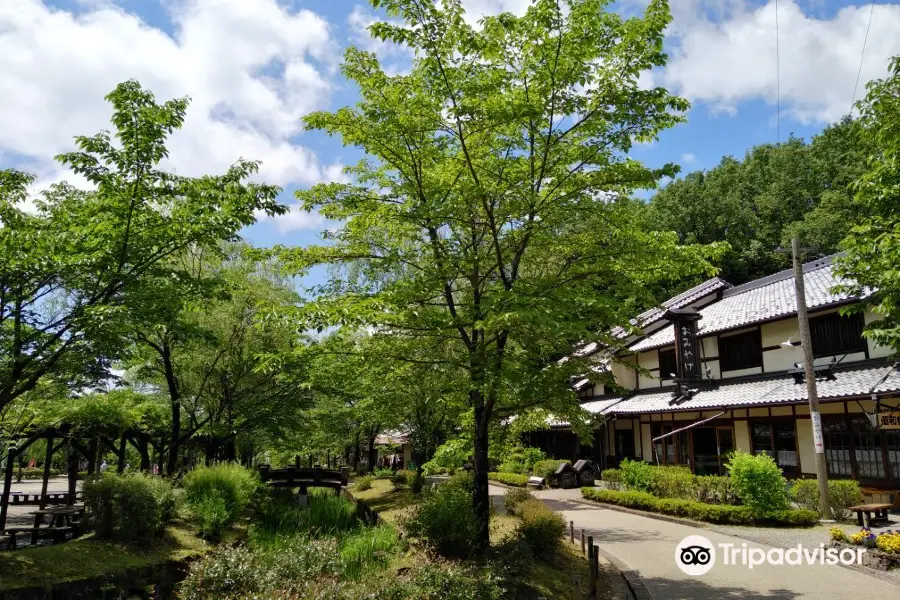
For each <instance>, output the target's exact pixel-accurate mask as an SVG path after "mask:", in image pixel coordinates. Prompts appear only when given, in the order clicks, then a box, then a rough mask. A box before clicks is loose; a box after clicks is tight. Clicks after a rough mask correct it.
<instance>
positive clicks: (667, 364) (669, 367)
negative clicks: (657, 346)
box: [659, 348, 678, 379]
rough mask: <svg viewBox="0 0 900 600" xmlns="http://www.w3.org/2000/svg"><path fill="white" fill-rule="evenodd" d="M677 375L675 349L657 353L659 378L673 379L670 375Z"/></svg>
mask: <svg viewBox="0 0 900 600" xmlns="http://www.w3.org/2000/svg"><path fill="white" fill-rule="evenodd" d="M673 373H676V374H677V373H678V365H677V364H676V363H675V349H674V348H670V349H668V350H660V351H659V378H660V379H673V377H672V374H673Z"/></svg>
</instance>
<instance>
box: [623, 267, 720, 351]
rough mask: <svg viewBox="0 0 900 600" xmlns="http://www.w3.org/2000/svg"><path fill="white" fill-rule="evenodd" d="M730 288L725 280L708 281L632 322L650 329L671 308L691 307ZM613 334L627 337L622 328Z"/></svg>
mask: <svg viewBox="0 0 900 600" xmlns="http://www.w3.org/2000/svg"><path fill="white" fill-rule="evenodd" d="M730 287H731V284H730V283H728V282H727V281H725V280H724V279H719V278H718V277H713V278H712V279H707V280H706V281H704V282H703V283H701V284H700V285H696V286H694V287H692V288H691V289H689V290H687V291H685V292H682V293H681V294H678V295H677V296H674V297H672V298H669V299H668V300H666V301H665V302H663V303H662V306H660V307H656V308H651V309H649V310H646V311H644V312H642V313H641V314H639V315H638V316H637V317H635V318H634V319H632V320H631V324H632V325H634V326H636V327H649V326H650V325H653V324H654V323H657V322H658V321H660V320H662V318H663V316H664V315H665V314H666V311H667V310H669V309H671V308H676V309H677V308H685V307H686V306H689V305H691V304H692V303H694V302H696V301H697V300H699V299H700V298H703V297H704V296H708V295H710V294H713V293H715V292H718V291H719V290H725V289H728V288H730ZM612 334H613V335H614V336H616V337H621V336H623V335H625V329H623V328H622V327H616V328H614V329H613V330H612Z"/></svg>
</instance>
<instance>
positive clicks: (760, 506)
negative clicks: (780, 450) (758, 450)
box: [725, 451, 790, 517]
mask: <svg viewBox="0 0 900 600" xmlns="http://www.w3.org/2000/svg"><path fill="white" fill-rule="evenodd" d="M725 468H726V469H728V473H729V475H731V479H732V482H733V484H734V490H735V492H736V494H737V497H738V498H740V499H741V502H743V503H744V504H745V505H746V506H747V507H748V508H750V510H751V511H752V512H753V514H754V516H756V517H766V516H769V515H773V514H774V513H777V512H778V511H782V510H785V509H787V508H789V507H790V503H789V502H788V494H787V491H786V489H785V486H786V485H787V480H786V479H785V478H784V475H782V474H781V469H780V468H779V467H778V465H777V464H776V463H775V461H774V460H773V459H772V457H771V456H768V455H767V454H749V453H747V452H742V451H737V452H735V453H734V454H732V456H731V460H729V461H728V463H727V464H726V465H725Z"/></svg>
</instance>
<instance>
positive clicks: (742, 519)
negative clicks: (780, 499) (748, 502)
mask: <svg viewBox="0 0 900 600" xmlns="http://www.w3.org/2000/svg"><path fill="white" fill-rule="evenodd" d="M581 495H582V496H583V497H584V498H586V499H588V500H593V501H595V502H603V503H606V504H615V505H617V506H624V507H628V508H636V509H639V510H646V511H649V512H656V513H661V514H664V515H672V516H675V517H686V518H688V519H694V520H696V521H707V522H709V523H727V524H731V525H762V524H772V525H781V526H785V525H786V526H798V527H806V526H810V525H815V524H816V523H818V522H819V515H818V514H817V513H815V512H814V511H811V510H804V509H799V510H783V511H778V512H777V513H775V514H773V515H772V516H771V517H768V518H766V519H755V518H754V517H753V514H752V512H751V510H750V509H749V508H748V507H746V506H732V505H729V504H704V503H703V502H695V501H693V500H679V499H677V498H657V497H656V496H654V495H653V494H650V493H648V492H619V491H614V490H601V489H597V488H581Z"/></svg>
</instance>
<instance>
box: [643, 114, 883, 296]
mask: <svg viewBox="0 0 900 600" xmlns="http://www.w3.org/2000/svg"><path fill="white" fill-rule="evenodd" d="M871 151H872V141H871V137H870V136H868V135H866V134H865V133H864V129H863V125H862V124H861V123H859V122H858V121H853V120H850V119H849V118H848V119H845V120H843V121H841V122H840V123H837V124H834V125H832V126H830V127H827V128H826V129H825V130H824V131H823V132H822V133H820V134H819V135H816V136H814V137H813V138H812V139H811V140H810V141H809V142H808V143H807V142H805V141H803V140H802V139H799V138H795V137H792V138H791V139H789V140H788V141H787V142H785V143H783V144H777V145H774V144H764V145H761V146H756V147H754V148H751V149H750V150H749V151H748V152H747V155H746V156H745V157H744V159H743V160H742V161H739V160H736V159H734V158H732V157H730V156H728V157H725V158H723V159H722V161H721V162H720V163H719V165H718V166H716V167H714V168H712V169H710V170H709V171H695V172H693V173H689V174H688V175H686V176H685V177H684V178H683V179H679V180H676V181H673V182H672V183H670V184H669V185H667V186H666V187H665V188H663V189H662V190H660V191H659V192H658V193H657V194H656V195H655V196H654V197H653V199H652V200H651V202H650V205H649V210H648V215H647V219H648V223H649V226H650V227H651V228H655V229H660V230H670V231H675V232H677V233H678V236H679V238H680V240H681V241H682V242H684V243H701V244H708V243H712V242H717V241H726V242H728V243H729V244H730V246H731V249H730V251H729V252H728V253H727V254H725V256H723V258H722V261H721V262H720V263H719V264H718V265H717V266H720V267H721V276H722V277H723V278H724V279H726V280H727V281H729V282H731V283H734V284H740V283H744V282H746V281H749V280H752V279H756V278H758V277H763V276H765V275H769V274H771V273H774V272H775V271H778V270H780V269H785V268H788V267H789V266H790V265H789V262H788V260H789V258H788V257H787V256H785V255H784V254H782V253H778V252H776V249H778V248H779V247H786V245H787V244H788V242H789V239H790V236H791V235H792V234H794V233H797V234H799V235H800V236H801V238H802V239H803V243H804V245H805V246H811V247H813V248H815V253H816V254H817V255H819V256H823V255H826V254H831V253H834V252H836V251H837V249H838V245H839V243H840V241H841V239H843V237H844V236H845V235H846V234H847V232H848V231H849V229H850V227H851V225H852V224H853V223H856V222H857V221H859V219H860V218H862V216H863V215H864V214H866V211H867V210H868V209H867V207H866V206H864V205H861V204H859V203H855V202H853V193H852V191H851V189H850V184H851V183H852V182H853V181H854V180H855V179H856V178H857V177H859V176H860V175H861V174H862V173H863V171H864V170H865V164H866V157H867V156H868V155H869V154H870V153H871Z"/></svg>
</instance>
